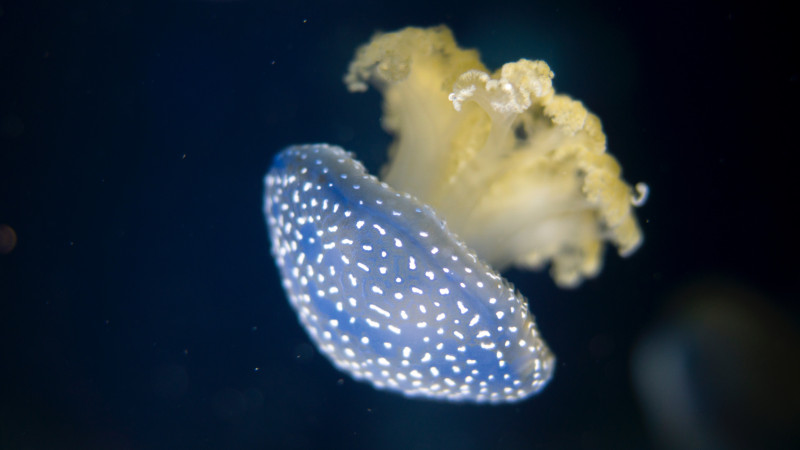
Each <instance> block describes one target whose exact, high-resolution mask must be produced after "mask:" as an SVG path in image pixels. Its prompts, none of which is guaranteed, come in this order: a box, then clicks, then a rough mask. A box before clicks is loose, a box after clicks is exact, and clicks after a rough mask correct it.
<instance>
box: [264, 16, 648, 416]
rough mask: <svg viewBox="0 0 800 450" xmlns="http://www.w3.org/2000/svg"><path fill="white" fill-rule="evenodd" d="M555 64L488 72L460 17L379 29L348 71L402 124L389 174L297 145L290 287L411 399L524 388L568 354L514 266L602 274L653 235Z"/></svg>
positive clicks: (285, 174)
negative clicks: (511, 272)
mask: <svg viewBox="0 0 800 450" xmlns="http://www.w3.org/2000/svg"><path fill="white" fill-rule="evenodd" d="M552 78H553V73H552V71H550V69H549V67H548V66H547V64H545V63H544V62H542V61H528V60H520V61H517V62H515V63H509V64H506V65H504V66H503V68H502V69H501V70H499V71H498V72H496V73H494V74H489V72H488V71H487V70H486V68H485V67H484V66H483V64H481V62H480V60H479V59H478V54H477V52H476V51H474V50H462V49H459V48H458V47H457V45H456V44H455V41H454V39H453V37H452V34H451V33H450V31H449V30H448V29H447V28H446V27H435V28H430V29H419V28H406V29H404V30H401V31H398V32H395V33H387V34H378V35H376V36H375V37H373V39H372V41H371V42H370V43H368V44H366V45H365V46H363V47H361V48H360V49H359V50H358V51H357V54H356V58H355V59H354V61H353V62H352V63H351V65H350V69H349V72H348V74H347V76H346V77H345V83H346V84H347V86H348V88H349V89H350V90H351V91H356V92H357V91H363V90H366V89H367V87H368V86H369V85H372V86H375V87H376V88H377V89H379V90H380V91H381V93H382V94H383V95H384V98H385V103H384V121H383V123H384V126H385V127H386V128H387V130H388V131H389V132H390V133H392V134H393V135H395V141H394V142H393V144H392V146H391V148H390V149H389V161H388V163H387V164H386V166H385V167H384V168H383V169H382V181H381V180H378V179H377V178H376V177H374V176H372V175H369V174H367V173H366V171H365V169H364V167H363V165H362V164H361V163H359V162H358V161H357V160H355V159H354V158H353V157H352V155H351V154H349V153H347V152H346V151H344V150H343V149H341V148H338V147H335V146H330V145H326V144H315V145H305V146H295V147H290V148H288V149H286V150H284V151H283V152H281V153H280V154H279V155H278V156H277V157H276V158H275V161H274V163H273V166H272V168H271V170H270V171H269V173H268V174H267V176H266V178H265V197H264V213H265V217H266V219H267V224H268V229H269V233H270V239H271V247H272V253H273V256H274V258H275V261H276V263H277V265H278V268H279V270H280V272H281V275H282V279H283V286H284V289H285V290H286V293H287V295H288V297H289V300H290V303H291V304H292V306H293V308H294V309H295V311H296V312H297V314H298V317H299V319H300V322H301V324H302V325H303V327H304V328H305V329H306V331H307V333H308V334H309V336H310V337H311V339H312V341H313V342H314V343H315V344H316V346H317V347H318V348H319V350H320V351H321V352H322V353H323V354H325V355H326V356H327V357H328V358H329V359H330V360H331V361H332V362H333V363H334V364H335V365H336V366H337V367H338V368H340V369H341V370H343V371H345V372H347V373H349V374H350V375H352V376H353V377H354V378H356V379H361V380H366V381H368V382H370V383H371V384H372V385H373V386H375V387H377V388H382V389H389V390H393V391H396V392H400V393H403V394H405V395H407V396H412V397H423V398H430V399H436V400H448V401H470V402H479V403H480V402H492V403H499V402H513V401H518V400H521V399H524V398H527V397H528V396H530V395H532V394H534V393H536V392H538V391H540V390H541V389H542V388H543V387H544V386H545V385H546V384H547V382H548V381H549V380H550V378H551V377H552V374H553V368H554V363H555V358H554V356H553V354H552V353H551V352H550V350H549V348H548V347H547V345H546V344H545V342H544V341H543V339H542V338H541V336H540V334H539V331H538V328H537V326H536V323H535V320H534V317H533V315H531V314H530V312H529V310H528V302H527V300H526V299H525V297H523V296H522V295H521V294H520V293H518V292H517V291H516V290H515V289H514V288H513V286H512V285H511V284H510V283H508V282H507V281H506V280H505V279H503V278H502V277H501V276H500V275H499V273H498V271H500V270H503V269H505V268H508V267H511V266H517V267H522V268H528V269H531V268H533V269H536V268H541V267H544V266H545V265H548V264H549V265H550V268H551V271H550V272H551V274H552V276H553V279H554V280H555V282H556V283H557V284H558V285H560V286H563V287H571V286H576V285H577V284H579V283H580V282H581V281H582V280H584V279H585V278H588V277H592V276H595V275H596V274H597V273H598V272H599V270H600V268H601V261H602V251H603V248H604V247H605V242H610V243H611V244H613V245H615V246H617V248H618V251H619V252H620V254H622V255H628V254H630V253H632V252H633V251H634V250H635V249H636V248H637V247H638V246H639V245H640V243H641V240H642V238H641V232H640V230H639V227H638V225H637V223H636V219H635V217H634V215H633V213H632V205H633V204H635V203H639V202H641V201H642V195H640V194H635V193H634V190H633V189H632V188H631V187H630V186H629V185H628V184H626V183H625V182H624V181H623V180H622V179H621V178H620V174H621V169H620V166H619V164H618V163H617V162H616V160H615V159H614V158H613V157H611V156H610V155H609V154H607V153H606V152H605V135H604V134H603V132H602V127H601V125H600V121H599V119H598V118H597V117H596V116H594V115H593V114H591V113H590V112H588V111H587V110H586V109H585V108H584V107H583V105H582V104H581V103H580V102H577V101H574V100H572V99H570V98H569V97H567V96H564V95H560V94H556V93H555V91H554V90H553V87H552Z"/></svg>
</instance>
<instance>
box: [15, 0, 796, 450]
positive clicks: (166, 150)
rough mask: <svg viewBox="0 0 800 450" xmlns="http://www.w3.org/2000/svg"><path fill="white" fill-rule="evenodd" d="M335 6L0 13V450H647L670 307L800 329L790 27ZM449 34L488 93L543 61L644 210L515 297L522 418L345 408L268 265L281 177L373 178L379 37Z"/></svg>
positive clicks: (64, 5) (114, 5)
mask: <svg viewBox="0 0 800 450" xmlns="http://www.w3.org/2000/svg"><path fill="white" fill-rule="evenodd" d="M337 3H338V5H337V6H326V4H327V2H324V3H323V4H319V3H318V2H295V3H292V2H267V1H262V2H258V1H160V2H139V1H107V2H87V3H84V4H81V5H76V2H54V3H52V4H49V3H45V2H37V1H0V223H7V224H9V225H10V226H12V227H13V228H14V229H15V230H16V232H17V234H18V236H19V243H18V245H17V248H16V249H15V250H14V251H13V252H12V253H10V254H8V255H0V327H1V328H0V447H3V448H122V449H150V448H153V449H162V448H163V449H167V448H208V449H221V448H268V447H272V448H274V447H290V448H311V447H327V448H337V447H339V448H430V449H438V448H503V449H510V448H647V447H650V446H652V445H653V437H652V435H650V434H649V432H648V429H647V427H646V426H645V423H644V420H643V418H642V416H641V410H640V408H639V406H638V404H637V402H636V397H635V395H634V391H633V388H632V387H631V380H630V374H629V364H628V362H629V357H630V352H631V348H632V346H633V345H634V344H635V342H636V339H637V337H638V336H639V335H640V334H641V333H642V332H643V330H644V329H645V328H646V327H647V326H648V325H649V324H651V323H653V322H654V321H655V320H657V318H658V317H659V315H660V314H661V310H662V309H663V305H664V304H665V303H666V301H667V299H668V298H669V297H670V296H671V295H673V294H674V293H675V292H676V290H678V289H679V288H680V287H681V286H683V285H685V284H687V283H691V282H692V280H694V279H697V278H700V277H704V276H709V275H714V276H723V277H727V278H731V279H737V280H740V281H741V282H743V283H745V284H746V285H748V286H752V287H753V288H754V289H757V290H759V291H760V292H762V293H764V294H765V295H766V296H767V297H769V298H771V299H772V300H771V301H772V302H773V303H774V306H775V307H776V308H779V310H780V311H782V312H783V313H784V314H785V315H787V316H788V317H792V318H795V319H796V317H797V312H798V307H797V305H796V303H794V300H793V299H794V297H795V294H796V293H795V285H796V282H795V281H796V276H797V275H796V272H797V269H798V264H797V259H796V258H795V257H794V255H797V250H798V246H797V237H796V235H795V234H792V233H794V229H795V226H794V223H795V222H794V221H793V220H791V219H790V216H791V215H792V214H794V213H795V212H796V211H795V210H796V209H797V207H796V205H797V196H796V194H797V187H796V181H795V180H796V175H795V174H796V167H795V166H793V165H792V163H791V161H792V160H793V159H795V158H796V153H797V150H798V145H797V140H796V135H797V133H796V127H797V126H798V125H797V124H798V121H797V119H798V113H797V109H796V108H797V104H798V59H797V55H798V48H797V45H796V44H795V43H794V42H796V41H797V40H798V32H797V28H796V25H795V23H794V21H793V19H792V16H791V15H790V14H788V13H787V12H786V11H781V10H777V9H772V8H771V7H769V6H768V5H767V4H764V3H760V4H758V5H752V4H750V5H749V6H742V5H738V4H735V3H730V2H703V3H701V4H695V3H696V2H686V4H682V3H681V2H677V3H675V2H666V3H665V2H653V4H652V5H650V6H644V4H645V3H647V4H648V5H649V4H650V3H651V2H630V3H628V2H581V1H577V2H536V1H527V2H504V1H491V2H480V3H478V2H416V1H411V2H392V3H386V4H384V3H383V2H377V1H376V2H365V3H356V2H337ZM595 3H596V4H595ZM639 3H642V5H639ZM439 23H446V24H448V25H449V26H450V27H451V28H452V29H453V31H454V34H455V36H456V38H457V40H458V41H459V43H460V44H461V45H462V46H464V47H475V48H478V49H479V50H480V51H481V53H482V55H483V59H484V62H486V64H487V65H488V66H489V67H492V68H496V67H498V66H499V65H500V64H502V63H504V62H507V61H511V60H516V59H518V58H520V57H527V58H534V59H544V60H545V61H547V62H548V63H549V64H550V65H551V67H552V68H553V70H554V71H555V73H556V78H555V85H556V88H557V89H558V90H560V91H563V92H566V93H569V94H570V95H572V96H573V97H575V98H577V99H580V100H582V101H583V102H584V104H586V105H587V106H588V107H589V108H590V109H591V110H592V111H594V112H595V113H597V114H598V116H600V118H601V119H602V120H603V125H604V128H605V131H606V134H607V135H608V140H609V150H610V152H611V153H612V154H614V155H615V156H616V157H617V158H618V160H619V161H620V163H621V164H622V166H623V167H624V175H625V177H626V179H627V180H628V181H630V182H637V181H646V182H647V183H648V184H649V185H650V188H651V192H652V196H651V198H650V201H649V202H648V204H647V205H646V206H645V207H644V208H642V209H640V210H639V211H638V216H639V218H640V221H641V223H642V226H643V229H644V234H645V244H644V246H643V247H642V248H641V249H640V250H639V251H638V252H637V253H636V254H635V255H634V256H633V257H631V258H629V259H626V260H623V259H621V258H619V257H618V256H616V254H614V252H609V255H608V256H607V262H606V265H605V267H604V270H603V273H602V274H601V275H600V277H599V278H598V279H597V280H594V281H590V282H588V283H586V284H585V285H584V286H583V287H581V288H580V289H578V290H573V291H562V290H558V289H556V288H555V287H553V285H552V282H551V281H550V279H549V278H548V277H547V276H545V275H542V274H529V273H521V272H513V273H511V274H510V276H511V279H512V280H513V281H514V282H515V284H516V285H517V286H518V287H519V289H520V290H521V291H522V292H523V293H525V294H526V295H527V296H528V297H529V298H530V301H531V308H532V310H533V312H534V314H536V316H537V318H538V322H539V325H540V328H541V330H542V333H543V335H544V336H545V338H546V339H547V340H548V342H549V344H550V346H551V348H553V349H554V351H555V353H556V354H557V356H558V358H559V359H558V361H559V365H558V369H557V370H556V375H555V378H554V380H553V382H552V383H551V385H550V386H548V387H547V389H545V390H544V391H543V392H542V393H541V394H540V395H539V396H537V397H536V398H533V399H530V400H529V401H526V402H524V403H521V404H516V405H512V406H501V407H488V406H470V405H449V404H440V403H431V402H425V401H412V400H407V399H405V398H402V397H400V396H396V395H390V394H387V393H384V392H378V391H376V390H374V389H372V388H371V387H369V386H368V385H366V384H362V383H356V382H353V381H352V380H351V379H350V378H348V377H347V376H345V375H343V374H341V373H339V372H337V371H336V370H335V369H334V368H333V367H332V366H331V365H330V364H329V363H328V362H327V361H326V360H325V359H324V358H323V357H322V356H320V355H319V354H317V353H316V352H315V350H314V349H313V347H311V346H310V344H309V341H308V340H307V338H306V336H305V335H304V333H303V330H302V329H301V328H300V327H299V326H298V324H297V320H296V317H295V315H294V313H293V312H292V311H291V310H290V308H289V306H288V303H287V302H286V300H285V298H284V295H283V293H282V291H281V288H280V284H279V281H278V278H277V271H276V268H275V266H274V264H273V262H272V259H271V258H270V256H269V250H268V242H267V236H266V229H265V225H264V220H263V217H262V214H261V202H262V198H261V196H262V177H263V175H264V173H265V172H266V170H267V168H268V166H269V164H270V161H271V158H272V157H273V155H274V154H275V153H276V152H277V151H279V150H280V149H281V148H283V147H285V146H286V145H289V144H293V143H306V142H330V143H335V144H339V145H342V146H344V147H346V148H348V149H350V150H352V151H355V152H356V153H357V154H358V155H359V156H360V157H361V158H363V159H364V160H365V162H366V163H367V165H368V166H369V167H370V168H371V169H373V170H374V169H376V168H377V167H379V166H380V163H381V161H382V160H383V158H384V154H383V152H384V149H385V148H386V146H387V144H388V142H389V141H390V138H389V137H388V136H387V135H385V133H384V132H383V131H382V130H381V128H380V123H379V117H380V99H379V96H378V94H376V93H375V92H374V91H370V92H368V93H367V94H358V95H354V94H348V93H347V91H346V89H345V87H344V85H343V84H342V82H341V79H342V76H343V74H344V73H345V71H346V69H347V64H348V63H349V61H350V59H351V57H352V55H353V52H354V50H355V48H356V47H357V46H358V45H360V44H362V43H365V42H366V41H367V40H368V39H369V37H370V36H371V35H372V33H373V32H374V31H376V30H378V29H381V30H387V31H389V30H394V29H398V28H401V27H403V26H406V25H420V26H428V25H435V24H439ZM598 340H599V341H598ZM597 342H600V343H601V345H600V347H601V349H600V350H597V346H598V345H596V344H597ZM593 343H594V344H593Z"/></svg>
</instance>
